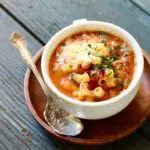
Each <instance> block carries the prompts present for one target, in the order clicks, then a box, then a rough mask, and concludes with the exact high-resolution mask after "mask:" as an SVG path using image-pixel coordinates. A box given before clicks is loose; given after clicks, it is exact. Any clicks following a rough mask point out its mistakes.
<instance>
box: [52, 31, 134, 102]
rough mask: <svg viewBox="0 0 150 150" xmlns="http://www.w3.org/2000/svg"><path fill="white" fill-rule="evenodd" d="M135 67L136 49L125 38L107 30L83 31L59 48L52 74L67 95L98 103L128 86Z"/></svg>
mask: <svg viewBox="0 0 150 150" xmlns="http://www.w3.org/2000/svg"><path fill="white" fill-rule="evenodd" d="M134 67H135V62H134V52H133V50H132V49H131V47H130V46H129V45H128V44H127V43H125V42H124V41H123V40H121V39H120V38H118V37H116V36H114V35H112V34H109V33H105V32H82V33H78V34H74V35H72V36H70V37H68V38H66V39H65V40H63V41H62V42H61V43H60V44H59V45H58V46H57V47H56V48H55V51H54V52H53V54H52V57H51V58H50V60H49V76H50V78H51V80H52V82H53V84H54V85H55V86H56V87H57V88H58V89H59V90H60V91H61V92H62V93H64V94H65V95H67V96H69V97H71V98H74V99H76V100H79V101H90V102H98V101H103V100H107V99H109V98H112V97H114V96H116V95H118V94H119V93H120V92H122V91H123V90H125V89H127V88H128V86H129V84H130V82H131V80H132V77H133V73H134Z"/></svg>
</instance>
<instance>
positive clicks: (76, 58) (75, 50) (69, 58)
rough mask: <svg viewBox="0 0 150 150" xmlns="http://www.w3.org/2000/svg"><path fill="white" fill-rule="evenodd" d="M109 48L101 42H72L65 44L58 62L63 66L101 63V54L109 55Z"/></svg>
mask: <svg viewBox="0 0 150 150" xmlns="http://www.w3.org/2000/svg"><path fill="white" fill-rule="evenodd" d="M109 52H110V51H109V49H108V48H107V47H106V46H104V44H103V43H83V44H77V43H72V44H68V45H66V46H65V48H64V50H63V51H62V52H61V53H60V55H59V58H58V62H59V63H60V64H61V65H62V66H63V65H65V64H72V65H75V64H76V66H78V65H81V64H83V63H84V64H101V62H102V58H101V56H109Z"/></svg>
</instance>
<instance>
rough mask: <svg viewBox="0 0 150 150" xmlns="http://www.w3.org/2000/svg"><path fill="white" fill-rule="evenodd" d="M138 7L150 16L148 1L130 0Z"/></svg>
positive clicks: (149, 2)
mask: <svg viewBox="0 0 150 150" xmlns="http://www.w3.org/2000/svg"><path fill="white" fill-rule="evenodd" d="M131 1H132V2H133V3H135V4H136V5H138V6H139V7H140V8H141V9H142V10H143V11H145V12H146V13H147V14H149V15H150V1H149V0H131Z"/></svg>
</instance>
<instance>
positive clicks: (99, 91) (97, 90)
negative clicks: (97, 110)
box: [93, 87, 105, 98]
mask: <svg viewBox="0 0 150 150" xmlns="http://www.w3.org/2000/svg"><path fill="white" fill-rule="evenodd" d="M93 93H94V95H95V96H96V97H98V98H102V97H103V96H104V95H105V92H104V90H103V89H102V88H101V87H97V88H95V89H94V90H93Z"/></svg>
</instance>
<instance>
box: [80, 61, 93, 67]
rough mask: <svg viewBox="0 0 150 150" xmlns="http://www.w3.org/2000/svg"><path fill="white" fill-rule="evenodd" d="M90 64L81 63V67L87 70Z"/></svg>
mask: <svg viewBox="0 0 150 150" xmlns="http://www.w3.org/2000/svg"><path fill="white" fill-rule="evenodd" d="M90 65H91V63H90V62H82V64H81V67H82V68H83V69H88V68H89V67H90Z"/></svg>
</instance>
